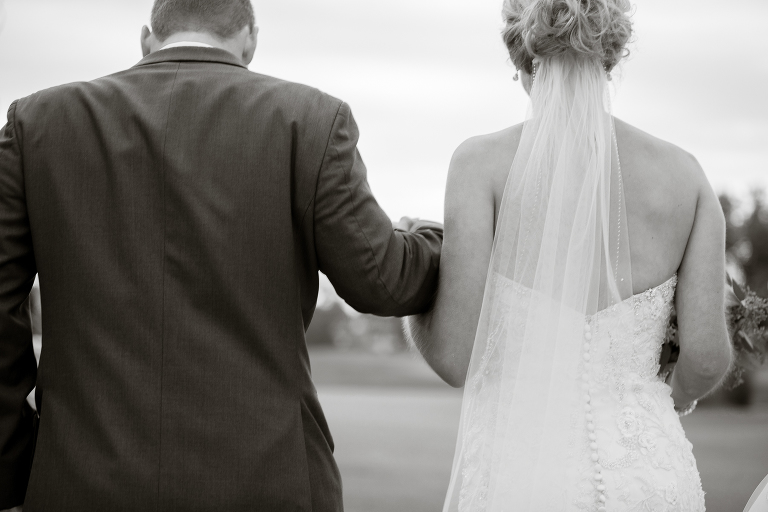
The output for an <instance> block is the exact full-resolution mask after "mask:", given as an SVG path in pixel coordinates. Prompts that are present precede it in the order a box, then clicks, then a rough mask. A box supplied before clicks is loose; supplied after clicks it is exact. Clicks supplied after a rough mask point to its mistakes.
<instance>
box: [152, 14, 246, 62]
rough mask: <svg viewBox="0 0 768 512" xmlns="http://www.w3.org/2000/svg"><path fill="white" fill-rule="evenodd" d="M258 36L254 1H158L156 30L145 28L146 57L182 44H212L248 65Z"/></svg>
mask: <svg viewBox="0 0 768 512" xmlns="http://www.w3.org/2000/svg"><path fill="white" fill-rule="evenodd" d="M257 33H258V27H257V26H256V18H255V16H254V14H253V6H252V5H251V0H155V5H154V7H152V30H150V29H149V27H144V29H143V31H142V37H141V39H142V41H141V42H142V50H143V51H144V54H145V55H147V54H149V53H152V52H154V51H157V50H159V49H160V48H162V47H163V46H164V45H166V44H170V43H173V42H178V41H196V42H203V43H208V44H210V45H212V46H215V47H217V48H222V49H225V50H227V51H230V52H231V53H234V54H235V55H236V56H237V57H240V58H242V59H243V61H244V62H245V63H246V64H248V63H249V62H250V61H251V59H252V58H253V53H254V51H255V49H256V34H257Z"/></svg>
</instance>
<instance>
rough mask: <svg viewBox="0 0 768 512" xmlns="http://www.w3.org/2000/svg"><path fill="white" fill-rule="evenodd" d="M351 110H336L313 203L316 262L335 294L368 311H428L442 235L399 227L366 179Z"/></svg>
mask: <svg viewBox="0 0 768 512" xmlns="http://www.w3.org/2000/svg"><path fill="white" fill-rule="evenodd" d="M357 140H358V130H357V125H356V124H355V121H354V119H353V118H352V114H351V112H350V110H349V107H348V106H347V105H346V104H342V105H341V108H340V109H339V112H338V113H337V115H336V120H335V122H334V125H333V128H332V132H331V136H330V140H329V142H328V147H327V149H326V154H325V157H324V159H323V164H322V167H321V169H320V172H319V175H318V179H317V189H316V192H315V204H314V222H315V224H314V226H315V247H316V250H317V258H318V266H319V268H320V270H321V271H322V272H323V273H324V274H325V275H327V276H328V278H329V279H330V281H331V283H332V284H333V286H334V287H335V288H336V291H337V293H338V294H339V296H341V298H343V299H344V300H345V301H346V302H347V303H348V304H349V305H350V306H352V307H353V308H355V309H356V310H358V311H360V312H362V313H373V314H376V315H380V316H405V315H412V314H416V313H420V312H423V311H425V310H426V309H427V308H428V307H429V305H430V303H431V301H432V299H433V297H434V295H435V292H436V289H437V275H438V267H439V265H440V248H441V244H442V239H443V232H442V229H441V227H440V226H438V225H436V224H434V223H422V222H418V221H417V222H415V223H414V224H413V225H412V226H410V229H409V230H408V232H405V231H402V230H397V229H393V227H392V221H391V220H390V219H389V218H388V217H387V215H386V214H385V213H384V211H382V209H381V208H380V207H379V205H378V204H377V203H376V200H375V199H374V198H373V195H372V194H371V190H370V188H369V187H368V182H367V181H366V169H365V165H364V164H363V161H362V159H361V158H360V154H359V153H358V151H357Z"/></svg>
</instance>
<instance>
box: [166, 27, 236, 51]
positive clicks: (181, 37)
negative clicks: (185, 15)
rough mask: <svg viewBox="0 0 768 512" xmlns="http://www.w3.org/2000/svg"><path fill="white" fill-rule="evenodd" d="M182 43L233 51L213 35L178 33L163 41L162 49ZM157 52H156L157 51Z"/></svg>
mask: <svg viewBox="0 0 768 512" xmlns="http://www.w3.org/2000/svg"><path fill="white" fill-rule="evenodd" d="M182 42H184V43H202V44H207V45H210V46H212V47H214V48H220V49H222V50H227V51H231V50H230V49H229V48H228V45H227V43H226V42H222V41H221V40H219V39H216V38H215V37H213V36H212V35H210V34H206V33H204V32H178V33H176V34H173V35H172V36H170V37H169V38H168V39H166V40H165V41H163V42H162V44H161V45H160V47H161V48H162V47H164V46H167V45H169V44H174V43H182ZM159 49H160V48H158V49H157V50H159ZM157 50H155V51H157Z"/></svg>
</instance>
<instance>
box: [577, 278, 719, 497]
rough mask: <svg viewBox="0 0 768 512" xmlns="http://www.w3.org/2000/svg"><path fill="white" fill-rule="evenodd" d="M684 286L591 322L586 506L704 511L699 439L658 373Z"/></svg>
mask: <svg viewBox="0 0 768 512" xmlns="http://www.w3.org/2000/svg"><path fill="white" fill-rule="evenodd" d="M676 285H677V276H674V277H672V278H671V279H670V280H668V281H667V282H665V283H664V284H662V285H660V286H658V287H656V288H653V289H651V290H648V291H647V292H644V293H641V294H639V295H635V296H633V297H631V298H629V299H627V302H629V303H630V305H631V308H610V309H608V310H605V311H601V312H600V313H598V314H596V315H594V316H592V317H590V318H588V319H587V322H586V323H585V337H587V338H589V343H588V344H587V345H585V347H586V348H585V353H588V354H589V361H591V365H586V366H585V365H582V379H583V381H584V383H583V384H584V388H585V391H586V394H585V400H588V402H589V407H590V411H589V412H588V413H587V414H586V415H585V418H584V422H585V429H584V430H583V432H585V436H584V438H583V442H581V443H580V446H581V453H582V455H583V457H582V458H583V459H584V460H586V462H585V463H583V464H582V465H581V471H580V474H581V475H582V481H581V482H580V483H579V490H578V493H577V496H578V497H577V500H576V504H577V505H578V508H579V509H580V510H598V511H601V510H610V511H612V512H614V511H616V512H618V511H643V512H645V511H654V512H673V511H675V512H678V511H680V512H683V511H685V512H689V511H690V512H700V511H703V510H704V493H703V491H702V489H701V482H700V479H699V473H698V470H697V468H696V461H695V459H694V458H693V453H692V451H691V444H690V443H689V442H688V440H687V439H686V437H685V432H684V431H683V429H682V426H681V424H680V421H679V418H678V416H677V414H676V413H675V411H674V404H673V401H672V398H671V388H670V387H669V386H668V385H667V384H666V383H665V382H663V381H662V380H661V379H660V378H659V377H658V375H659V358H660V355H661V349H662V345H663V343H664V339H665V334H666V330H667V326H668V325H669V320H670V316H671V314H672V310H673V307H674V306H673V305H674V302H673V299H674V295H675V289H676ZM629 329H631V332H628V330H629ZM590 420H591V421H590ZM590 427H593V428H590ZM594 459H597V460H594ZM598 475H600V476H602V479H601V480H599V481H598V480H596V477H597V476H598Z"/></svg>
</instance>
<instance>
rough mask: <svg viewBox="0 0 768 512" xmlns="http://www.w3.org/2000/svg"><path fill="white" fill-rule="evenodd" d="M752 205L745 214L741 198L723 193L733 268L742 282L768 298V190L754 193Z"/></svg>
mask: <svg viewBox="0 0 768 512" xmlns="http://www.w3.org/2000/svg"><path fill="white" fill-rule="evenodd" d="M752 203H753V204H752V207H751V209H750V210H748V211H747V212H746V214H744V213H743V212H742V208H741V204H740V203H739V201H737V200H735V199H733V198H732V197H729V196H727V195H722V196H720V204H721V205H722V207H723V213H725V221H726V229H727V231H726V242H725V243H726V253H727V255H728V263H729V271H730V272H731V273H732V275H733V274H735V275H733V277H734V278H735V279H736V280H737V281H740V282H741V283H742V284H746V285H747V286H749V287H750V288H751V289H752V291H754V292H755V293H757V294H758V295H760V296H761V297H764V298H768V203H766V196H765V192H764V191H761V190H757V189H756V190H754V191H753V192H752Z"/></svg>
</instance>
